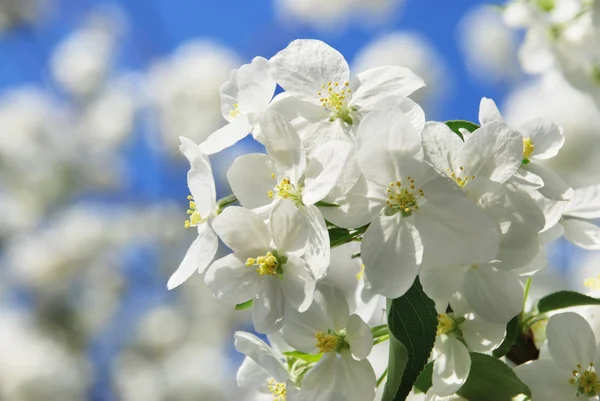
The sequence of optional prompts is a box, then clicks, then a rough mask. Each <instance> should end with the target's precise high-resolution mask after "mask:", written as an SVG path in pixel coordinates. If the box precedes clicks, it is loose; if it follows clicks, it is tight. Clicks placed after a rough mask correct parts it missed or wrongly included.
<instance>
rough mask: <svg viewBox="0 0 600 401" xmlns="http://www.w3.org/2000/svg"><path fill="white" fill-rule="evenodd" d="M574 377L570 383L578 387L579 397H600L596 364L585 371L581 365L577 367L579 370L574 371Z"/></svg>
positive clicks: (599, 383)
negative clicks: (595, 369)
mask: <svg viewBox="0 0 600 401" xmlns="http://www.w3.org/2000/svg"><path fill="white" fill-rule="evenodd" d="M572 373H573V377H572V378H571V379H569V383H571V384H572V385H574V386H577V395H578V396H580V395H584V396H586V397H596V396H598V395H600V380H598V374H597V373H596V372H595V371H594V364H593V363H590V366H589V367H588V368H587V369H585V370H583V369H582V367H581V365H577V370H573V372H572Z"/></svg>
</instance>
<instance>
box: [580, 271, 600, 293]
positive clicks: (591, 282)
mask: <svg viewBox="0 0 600 401" xmlns="http://www.w3.org/2000/svg"><path fill="white" fill-rule="evenodd" d="M584 284H585V286H586V287H587V288H590V289H592V290H600V274H599V275H598V276H597V277H590V278H586V279H585V281H584Z"/></svg>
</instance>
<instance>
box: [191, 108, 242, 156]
mask: <svg viewBox="0 0 600 401" xmlns="http://www.w3.org/2000/svg"><path fill="white" fill-rule="evenodd" d="M251 130H252V125H251V124H250V122H249V121H248V117H246V116H243V115H239V116H237V117H236V118H235V120H233V121H232V122H230V123H229V124H227V125H226V126H224V127H223V128H221V129H219V130H217V131H215V132H213V133H212V134H210V136H209V137H208V138H206V140H205V141H204V142H202V143H201V144H200V150H201V151H202V152H204V153H206V154H207V155H212V154H215V153H219V152H220V151H222V150H223V149H227V148H228V147H230V146H233V145H235V144H236V143H237V142H238V141H240V140H242V139H243V138H244V137H246V135H248V134H249V133H250V131H251Z"/></svg>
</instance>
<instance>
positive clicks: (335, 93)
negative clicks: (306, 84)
mask: <svg viewBox="0 0 600 401" xmlns="http://www.w3.org/2000/svg"><path fill="white" fill-rule="evenodd" d="M348 85H349V83H348V82H344V84H343V85H340V83H339V82H328V83H327V84H326V85H321V88H322V89H323V91H322V92H317V95H319V100H320V101H321V105H322V106H323V107H325V108H326V109H327V110H329V112H330V115H329V121H332V122H333V121H334V120H335V119H337V118H339V119H340V120H342V121H343V122H345V123H347V124H350V125H352V117H351V116H350V113H351V112H352V111H354V108H352V107H348V98H349V97H350V93H351V92H352V89H350V88H349V86H348Z"/></svg>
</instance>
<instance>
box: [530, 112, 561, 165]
mask: <svg viewBox="0 0 600 401" xmlns="http://www.w3.org/2000/svg"><path fill="white" fill-rule="evenodd" d="M519 131H520V132H521V134H522V135H523V137H525V138H531V141H532V142H533V146H534V149H533V153H532V154H531V159H533V160H545V159H550V158H551V157H554V156H556V155H557V154H558V151H559V150H560V149H561V148H562V146H563V144H564V143H565V134H564V132H563V130H562V129H561V128H559V127H557V126H556V125H555V124H554V123H553V122H552V121H550V120H547V119H545V118H536V119H535V120H531V121H527V122H526V123H525V124H523V125H521V126H520V127H519Z"/></svg>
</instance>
